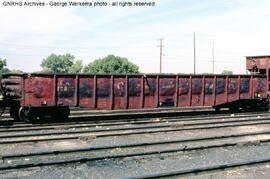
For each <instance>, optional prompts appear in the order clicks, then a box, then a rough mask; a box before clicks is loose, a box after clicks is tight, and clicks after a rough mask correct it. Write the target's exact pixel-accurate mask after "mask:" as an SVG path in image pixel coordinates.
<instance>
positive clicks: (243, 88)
mask: <svg viewBox="0 0 270 179" xmlns="http://www.w3.org/2000/svg"><path fill="white" fill-rule="evenodd" d="M249 83H250V80H249V78H242V79H241V80H240V93H248V92H249Z"/></svg>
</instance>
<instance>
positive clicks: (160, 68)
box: [158, 38, 164, 73]
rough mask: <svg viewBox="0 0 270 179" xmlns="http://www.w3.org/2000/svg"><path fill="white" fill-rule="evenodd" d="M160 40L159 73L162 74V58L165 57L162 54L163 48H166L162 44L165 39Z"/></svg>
mask: <svg viewBox="0 0 270 179" xmlns="http://www.w3.org/2000/svg"><path fill="white" fill-rule="evenodd" d="M158 40H159V45H158V47H159V73H162V56H163V55H164V54H163V52H162V50H163V49H162V48H163V47H164V45H163V44H162V42H163V40H164V39H162V38H161V39H158Z"/></svg>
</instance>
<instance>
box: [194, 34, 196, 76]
mask: <svg viewBox="0 0 270 179" xmlns="http://www.w3.org/2000/svg"><path fill="white" fill-rule="evenodd" d="M193 63H194V64H193V65H194V66H193V73H194V74H196V39H195V32H194V33H193Z"/></svg>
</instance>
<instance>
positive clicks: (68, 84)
mask: <svg viewBox="0 0 270 179" xmlns="http://www.w3.org/2000/svg"><path fill="white" fill-rule="evenodd" d="M58 80H59V82H58V89H57V92H58V97H60V98H73V97H74V94H75V82H74V79H68V78H65V79H58Z"/></svg>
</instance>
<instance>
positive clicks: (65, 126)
mask: <svg viewBox="0 0 270 179" xmlns="http://www.w3.org/2000/svg"><path fill="white" fill-rule="evenodd" d="M252 116H254V117H255V116H256V117H258V116H260V117H261V116H269V117H270V115H269V114H268V113H267V114H254V115H250V114H248V115H239V116H209V117H207V116H206V117H205V116H202V117H203V118H201V117H195V118H192V117H190V118H184V119H181V118H180V119H178V118H176V119H175V118H174V119H169V118H164V119H161V120H155V119H154V120H153V119H148V120H144V121H137V120H135V121H122V122H109V123H74V124H65V123H63V124H57V123H56V124H54V125H53V124H51V125H44V126H43V125H41V126H40V125H37V126H29V127H7V128H5V129H3V128H2V129H1V128H0V133H3V132H19V131H38V130H57V128H60V129H68V128H87V127H96V126H118V125H127V124H130V125H131V124H132V125H134V124H155V123H165V122H170V123H175V122H185V121H187V122H190V121H198V120H199V121H205V120H209V119H213V120H215V119H216V120H218V119H230V118H233V119H239V118H243V117H252Z"/></svg>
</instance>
